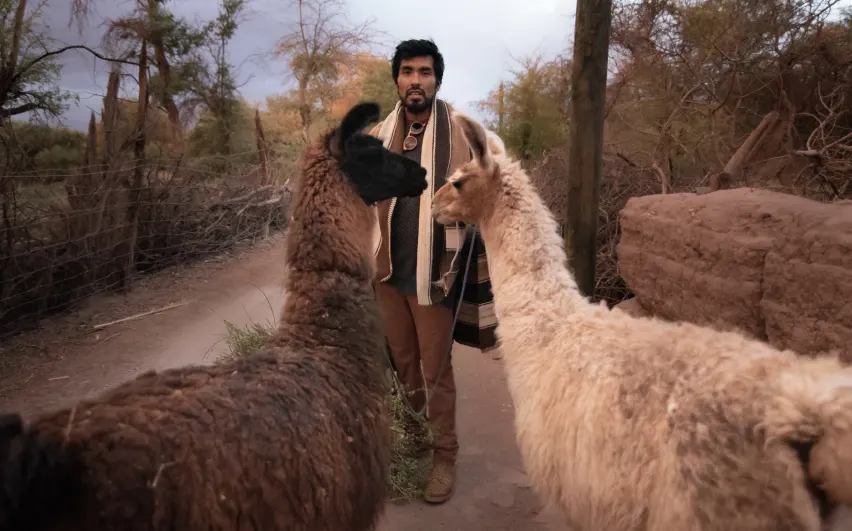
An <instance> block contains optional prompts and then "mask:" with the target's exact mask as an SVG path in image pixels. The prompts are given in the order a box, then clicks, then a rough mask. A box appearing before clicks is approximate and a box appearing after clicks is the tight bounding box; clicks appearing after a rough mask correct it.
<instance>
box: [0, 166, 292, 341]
mask: <svg viewBox="0 0 852 531" xmlns="http://www.w3.org/2000/svg"><path fill="white" fill-rule="evenodd" d="M219 158H221V157H219ZM198 162H199V161H198V160H197V159H196V160H192V161H181V160H157V161H155V162H151V161H149V162H147V163H145V164H141V165H139V164H133V163H116V164H111V165H109V167H95V168H81V169H80V170H78V171H74V172H68V171H62V172H50V171H45V170H40V171H38V172H20V173H10V174H8V175H0V338H3V337H7V336H8V335H10V334H14V333H16V332H19V331H21V330H23V329H26V328H28V327H30V326H32V325H33V324H35V323H36V322H37V321H38V320H39V319H40V318H43V317H45V316H48V315H50V314H53V313H56V312H59V311H63V310H67V309H69V308H70V307H72V306H73V305H74V304H75V303H78V302H80V301H82V300H84V299H86V298H88V297H90V296H92V295H95V294H98V293H103V292H106V291H111V290H119V291H123V290H127V289H129V288H130V287H131V286H132V283H133V280H134V278H136V277H138V275H140V274H145V273H150V272H153V271H157V270H161V269H163V268H166V267H169V266H172V265H175V264H178V263H181V264H186V263H188V262H191V261H193V260H198V259H200V258H204V257H209V256H211V255H216V254H219V253H222V252H224V251H226V250H229V249H231V248H233V247H234V246H236V245H238V244H240V243H244V242H247V241H253V240H255V239H258V238H265V237H267V236H268V235H270V234H271V233H273V232H276V231H279V230H282V229H283V228H285V227H286V225H287V219H288V216H289V214H288V212H289V206H290V200H291V194H290V190H289V187H288V186H287V184H286V180H285V182H284V183H283V184H281V183H279V182H278V181H279V179H269V178H263V179H259V178H258V173H259V172H260V171H261V168H260V167H259V166H258V165H246V164H244V165H235V166H234V169H233V170H232V171H229V172H214V171H209V170H205V169H204V168H205V165H204V164H198Z"/></svg>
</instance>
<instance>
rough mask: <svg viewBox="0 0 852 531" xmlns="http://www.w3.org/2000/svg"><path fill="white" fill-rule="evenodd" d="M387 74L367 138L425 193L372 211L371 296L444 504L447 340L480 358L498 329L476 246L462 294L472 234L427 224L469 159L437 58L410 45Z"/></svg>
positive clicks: (449, 434) (451, 437)
mask: <svg viewBox="0 0 852 531" xmlns="http://www.w3.org/2000/svg"><path fill="white" fill-rule="evenodd" d="M391 67H392V68H391V70H392V74H393V80H394V82H395V83H396V86H397V90H398V94H399V102H398V103H397V104H396V106H395V107H394V109H393V110H392V111H391V112H390V114H389V115H388V116H387V117H386V118H385V119H384V120H383V121H382V122H381V123H379V124H378V125H376V126H375V127H374V128H373V129H372V130H371V131H370V134H371V135H373V136H377V137H378V138H380V139H382V140H383V142H384V145H385V147H387V148H388V149H390V150H391V151H394V152H397V153H403V154H404V155H406V156H408V157H410V158H411V159H412V160H416V161H418V162H420V164H421V165H422V166H423V167H424V168H426V169H427V171H428V173H427V180H428V181H429V188H428V189H427V190H426V191H425V192H424V193H423V194H422V196H420V197H415V198H394V199H391V200H389V201H385V202H383V203H380V204H379V205H378V214H379V225H380V230H381V240H380V242H379V248H378V249H377V251H376V252H377V255H376V262H377V278H376V297H377V299H378V301H379V304H380V306H381V308H382V313H383V316H384V320H385V329H386V333H387V339H388V344H389V346H390V351H391V355H392V357H393V361H394V365H395V366H396V369H397V373H398V374H399V377H400V380H401V381H402V383H403V385H404V387H405V390H406V391H407V393H408V395H409V401H410V404H411V405H412V407H413V408H414V409H415V410H417V411H418V412H420V411H423V410H424V406H425V404H426V400H427V395H428V401H429V403H428V410H427V412H428V419H429V425H430V427H431V428H432V432H433V433H432V434H433V438H432V449H433V456H432V470H431V473H430V475H429V480H428V482H427V485H426V490H425V494H424V498H425V500H426V501H427V502H431V503H442V502H444V501H446V500H448V499H449V498H450V497H451V496H452V491H453V485H454V483H455V464H456V456H457V454H458V446H459V445H458V439H457V436H456V426H455V424H456V420H455V419H456V388H455V379H454V376H453V367H452V360H451V357H450V352H449V350H450V348H451V346H452V341H453V340H456V341H458V342H460V343H463V344H466V345H469V346H475V347H478V348H480V349H482V350H489V349H491V348H494V346H495V340H494V328H495V326H496V320H495V318H494V315H493V310H492V309H491V306H490V304H491V293H490V291H491V290H490V283H489V282H488V279H487V272H486V273H484V274H483V273H481V272H480V271H483V270H484V271H487V265H486V263H485V256H484V250H483V248H482V246H481V243H478V244H477V245H476V246H475V247H474V252H476V253H477V254H478V255H479V256H477V257H476V259H475V260H471V267H470V269H469V271H470V273H469V278H468V282H467V286H472V288H469V289H467V290H461V286H460V285H459V284H460V281H461V278H462V276H463V264H464V263H465V260H466V259H467V254H468V250H469V248H470V244H471V242H470V241H467V240H468V238H467V236H466V235H467V234H469V230H468V229H467V228H466V227H464V226H461V225H459V226H446V227H445V226H443V225H440V224H438V223H437V222H436V221H434V219H433V218H432V195H433V194H434V192H435V191H437V189H438V188H440V187H441V186H442V185H443V184H444V183H445V182H446V179H447V177H449V176H450V175H451V174H452V173H453V172H454V171H455V170H456V168H458V167H459V166H461V165H462V164H464V163H465V162H468V161H469V160H470V158H471V156H472V151H471V149H470V147H469V146H468V144H467V141H466V139H465V137H464V135H463V133H462V131H461V128H460V127H458V126H457V125H456V124H455V123H454V122H453V120H452V119H451V112H452V109H451V107H450V106H449V105H448V104H447V103H446V102H444V101H443V100H441V99H438V98H437V97H436V94H437V92H438V90H439V89H440V87H441V81H442V78H443V75H444V59H443V57H442V56H441V53H440V52H439V51H438V47H437V46H436V45H435V43H434V42H432V41H431V40H407V41H404V42H402V43H400V44H399V45H398V46H397V47H396V52H395V53H394V56H393V59H392V60H391ZM463 247H464V251H462V248H463ZM459 297H463V299H464V300H463V310H462V312H461V314H460V317H459V320H458V323H457V324H456V326H455V329H454V327H453V312H454V309H455V305H456V304H457V301H458V299H459ZM465 305H466V307H465ZM442 369H443V370H442ZM424 380H425V392H424V389H423V388H424Z"/></svg>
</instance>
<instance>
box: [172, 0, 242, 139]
mask: <svg viewBox="0 0 852 531" xmlns="http://www.w3.org/2000/svg"><path fill="white" fill-rule="evenodd" d="M244 7H245V0H221V4H220V10H219V15H218V16H217V17H216V19H215V20H213V21H211V22H210V23H209V24H207V26H206V27H205V33H206V35H207V42H206V43H205V49H206V50H207V55H208V56H209V57H208V60H207V61H200V62H198V63H197V68H196V69H195V70H194V72H193V73H192V76H193V78H192V80H191V82H189V83H188V86H187V92H188V94H189V97H188V98H187V100H186V101H185V102H184V103H185V106H186V108H187V109H191V110H193V111H194V110H195V109H196V108H197V107H199V106H200V107H202V108H203V109H204V110H206V111H207V115H208V116H209V119H210V120H212V123H211V125H212V126H213V129H214V134H215V135H216V136H217V137H218V142H217V145H218V146H219V147H220V149H219V152H220V153H222V154H230V153H231V152H232V145H231V144H232V142H231V133H232V131H233V130H234V126H235V123H236V121H237V118H238V116H237V115H238V113H239V111H240V109H239V104H240V100H239V94H238V92H237V81H236V76H235V72H234V67H233V65H232V64H231V62H230V60H229V56H228V44H229V43H230V41H231V39H233V37H234V33H235V32H236V30H237V27H238V25H239V16H240V14H241V13H242V11H243V9H244Z"/></svg>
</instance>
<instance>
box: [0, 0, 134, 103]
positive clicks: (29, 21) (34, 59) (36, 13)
mask: <svg viewBox="0 0 852 531" xmlns="http://www.w3.org/2000/svg"><path fill="white" fill-rule="evenodd" d="M45 4H46V2H45V1H44V0H40V1H39V3H36V4H34V6H31V5H30V4H29V3H28V1H27V0H0V118H9V117H12V116H18V115H21V114H24V113H29V112H35V113H44V114H46V115H48V116H57V115H59V114H61V113H62V112H63V111H64V110H65V108H66V107H67V103H68V102H69V101H71V100H73V99H75V96H74V95H72V94H71V93H70V92H68V91H65V90H62V89H61V88H60V87H59V85H58V80H59V74H60V70H61V68H60V65H59V64H58V63H57V59H58V57H59V56H60V55H61V54H63V53H65V52H67V51H70V50H85V51H87V52H89V53H90V54H92V55H94V56H95V57H98V58H100V59H102V60H105V61H112V62H124V63H128V64H135V63H133V62H128V61H124V60H121V59H112V58H108V57H105V56H103V55H101V54H100V53H98V52H96V51H94V50H92V49H90V48H88V47H86V46H82V45H73V46H58V45H57V43H56V42H54V41H53V40H52V39H51V38H50V36H49V35H48V28H47V27H46V25H45V22H44V17H43V8H44V6H45ZM30 7H32V9H30Z"/></svg>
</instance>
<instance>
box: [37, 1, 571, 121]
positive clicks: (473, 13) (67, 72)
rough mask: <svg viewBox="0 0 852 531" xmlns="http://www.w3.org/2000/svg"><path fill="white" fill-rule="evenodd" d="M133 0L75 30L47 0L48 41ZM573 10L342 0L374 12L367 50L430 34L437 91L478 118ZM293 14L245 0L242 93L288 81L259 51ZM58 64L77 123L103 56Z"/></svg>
mask: <svg viewBox="0 0 852 531" xmlns="http://www.w3.org/2000/svg"><path fill="white" fill-rule="evenodd" d="M134 2H135V0H119V1H115V0H112V1H109V0H101V1H100V2H98V3H97V5H96V10H95V12H94V13H93V14H92V17H91V18H90V22H89V25H88V27H87V28H86V30H85V31H84V33H83V34H82V35H81V34H80V33H78V31H77V28H76V26H71V27H69V26H68V15H69V9H68V7H67V2H66V1H65V0H53V2H52V4H51V5H49V6H47V7H46V12H45V14H46V18H47V21H48V23H49V25H50V29H51V34H52V35H53V37H54V38H55V39H57V40H58V41H60V42H63V43H67V44H87V45H89V46H93V47H96V46H98V45H99V43H100V40H101V36H102V35H103V32H104V30H105V21H106V20H107V19H110V18H116V17H119V16H121V15H122V14H124V13H128V12H129V11H130V10H131V9H132V6H133V3H134ZM169 8H170V9H171V10H173V12H174V13H175V14H177V15H180V16H184V17H187V18H189V19H190V20H195V19H197V20H210V19H211V18H213V17H215V16H216V13H217V11H218V2H215V1H213V0H181V1H180V2H176V1H173V2H169ZM573 14H574V12H573V2H561V1H557V0H524V1H522V2H518V1H517V0H489V2H487V3H486V2H484V1H481V0H480V1H476V2H471V1H469V0H468V1H466V2H463V1H460V0H452V1H451V0H433V1H432V2H429V3H428V4H422V3H421V4H411V3H407V2H399V1H398V0H361V1H359V2H357V3H356V2H352V3H350V6H349V15H348V16H349V19H350V20H351V21H352V22H355V23H358V22H363V21H364V20H367V19H368V18H370V17H372V18H374V20H375V27H376V28H377V29H379V30H382V31H383V32H386V33H387V34H388V35H389V36H390V38H389V40H388V41H387V42H386V43H384V46H382V47H381V48H380V49H379V50H377V51H380V52H381V53H383V55H385V56H387V57H389V56H390V53H391V52H392V49H393V46H394V45H395V44H396V42H398V41H399V40H403V39H408V38H422V37H426V38H432V39H433V40H434V41H435V42H436V44H437V45H438V47H439V48H440V50H441V52H442V54H443V55H444V61H445V63H446V72H445V75H444V84H443V86H442V88H441V92H440V95H441V97H443V98H445V99H447V100H449V101H450V102H452V103H453V104H455V105H456V106H457V107H459V108H460V109H462V110H464V111H466V112H468V113H470V114H471V115H473V116H478V117H480V118H481V116H480V115H479V113H478V111H477V110H476V108H475V107H474V106H473V103H474V102H475V101H476V100H479V99H482V98H484V97H485V96H486V95H487V93H488V91H489V90H491V89H493V88H494V87H495V86H496V85H497V84H498V83H499V82H500V79H501V78H504V77H505V75H506V74H507V72H508V69H509V68H511V67H512V66H513V65H514V61H513V58H516V59H519V58H521V57H524V56H526V55H529V54H532V53H536V52H540V53H542V54H544V55H545V56H546V57H552V56H554V55H555V54H557V53H559V52H561V51H564V50H565V49H567V48H568V44H569V39H570V35H571V33H572V32H573V27H574V23H573ZM295 20H296V13H295V11H294V9H293V8H292V7H290V5H289V4H288V3H287V2H286V1H282V0H251V1H250V3H249V8H248V10H247V13H246V14H245V15H244V20H243V22H242V23H241V25H240V27H239V29H238V31H237V33H236V35H235V37H234V39H233V40H232V42H231V44H230V49H229V50H230V54H231V60H232V62H233V63H234V64H235V65H238V66H239V71H238V73H239V80H240V81H243V82H245V84H244V85H243V86H242V87H241V89H240V90H241V92H242V94H243V96H244V97H245V98H246V99H247V100H249V101H251V102H253V103H256V104H262V103H263V102H264V101H265V99H266V97H267V96H269V95H274V94H279V93H281V92H284V91H285V90H286V89H287V88H288V86H289V83H290V79H289V76H288V75H287V70H286V64H285V63H284V61H283V60H280V59H271V58H269V57H268V52H270V51H271V50H272V49H273V47H274V45H275V43H276V41H277V40H278V39H279V38H280V37H281V36H282V35H284V34H285V33H286V32H287V31H288V29H289V28H290V27H292V24H293V22H294V21H295ZM62 65H63V70H62V79H61V86H62V87H63V88H65V89H67V90H70V91H73V92H76V93H78V94H79V96H80V103H79V105H76V106H74V105H72V107H71V108H70V109H69V110H68V111H67V112H66V113H65V114H64V116H63V117H62V120H63V122H64V123H65V125H67V126H69V127H73V128H75V129H81V130H83V129H85V127H86V125H87V123H88V119H89V114H90V112H91V111H92V110H94V111H95V112H100V110H101V106H102V98H103V95H104V92H105V87H106V79H107V75H108V73H109V65H107V64H106V63H104V62H102V61H99V60H96V59H94V58H93V57H91V56H90V55H88V54H87V53H85V52H71V53H69V54H67V55H65V56H64V57H63V58H62Z"/></svg>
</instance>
